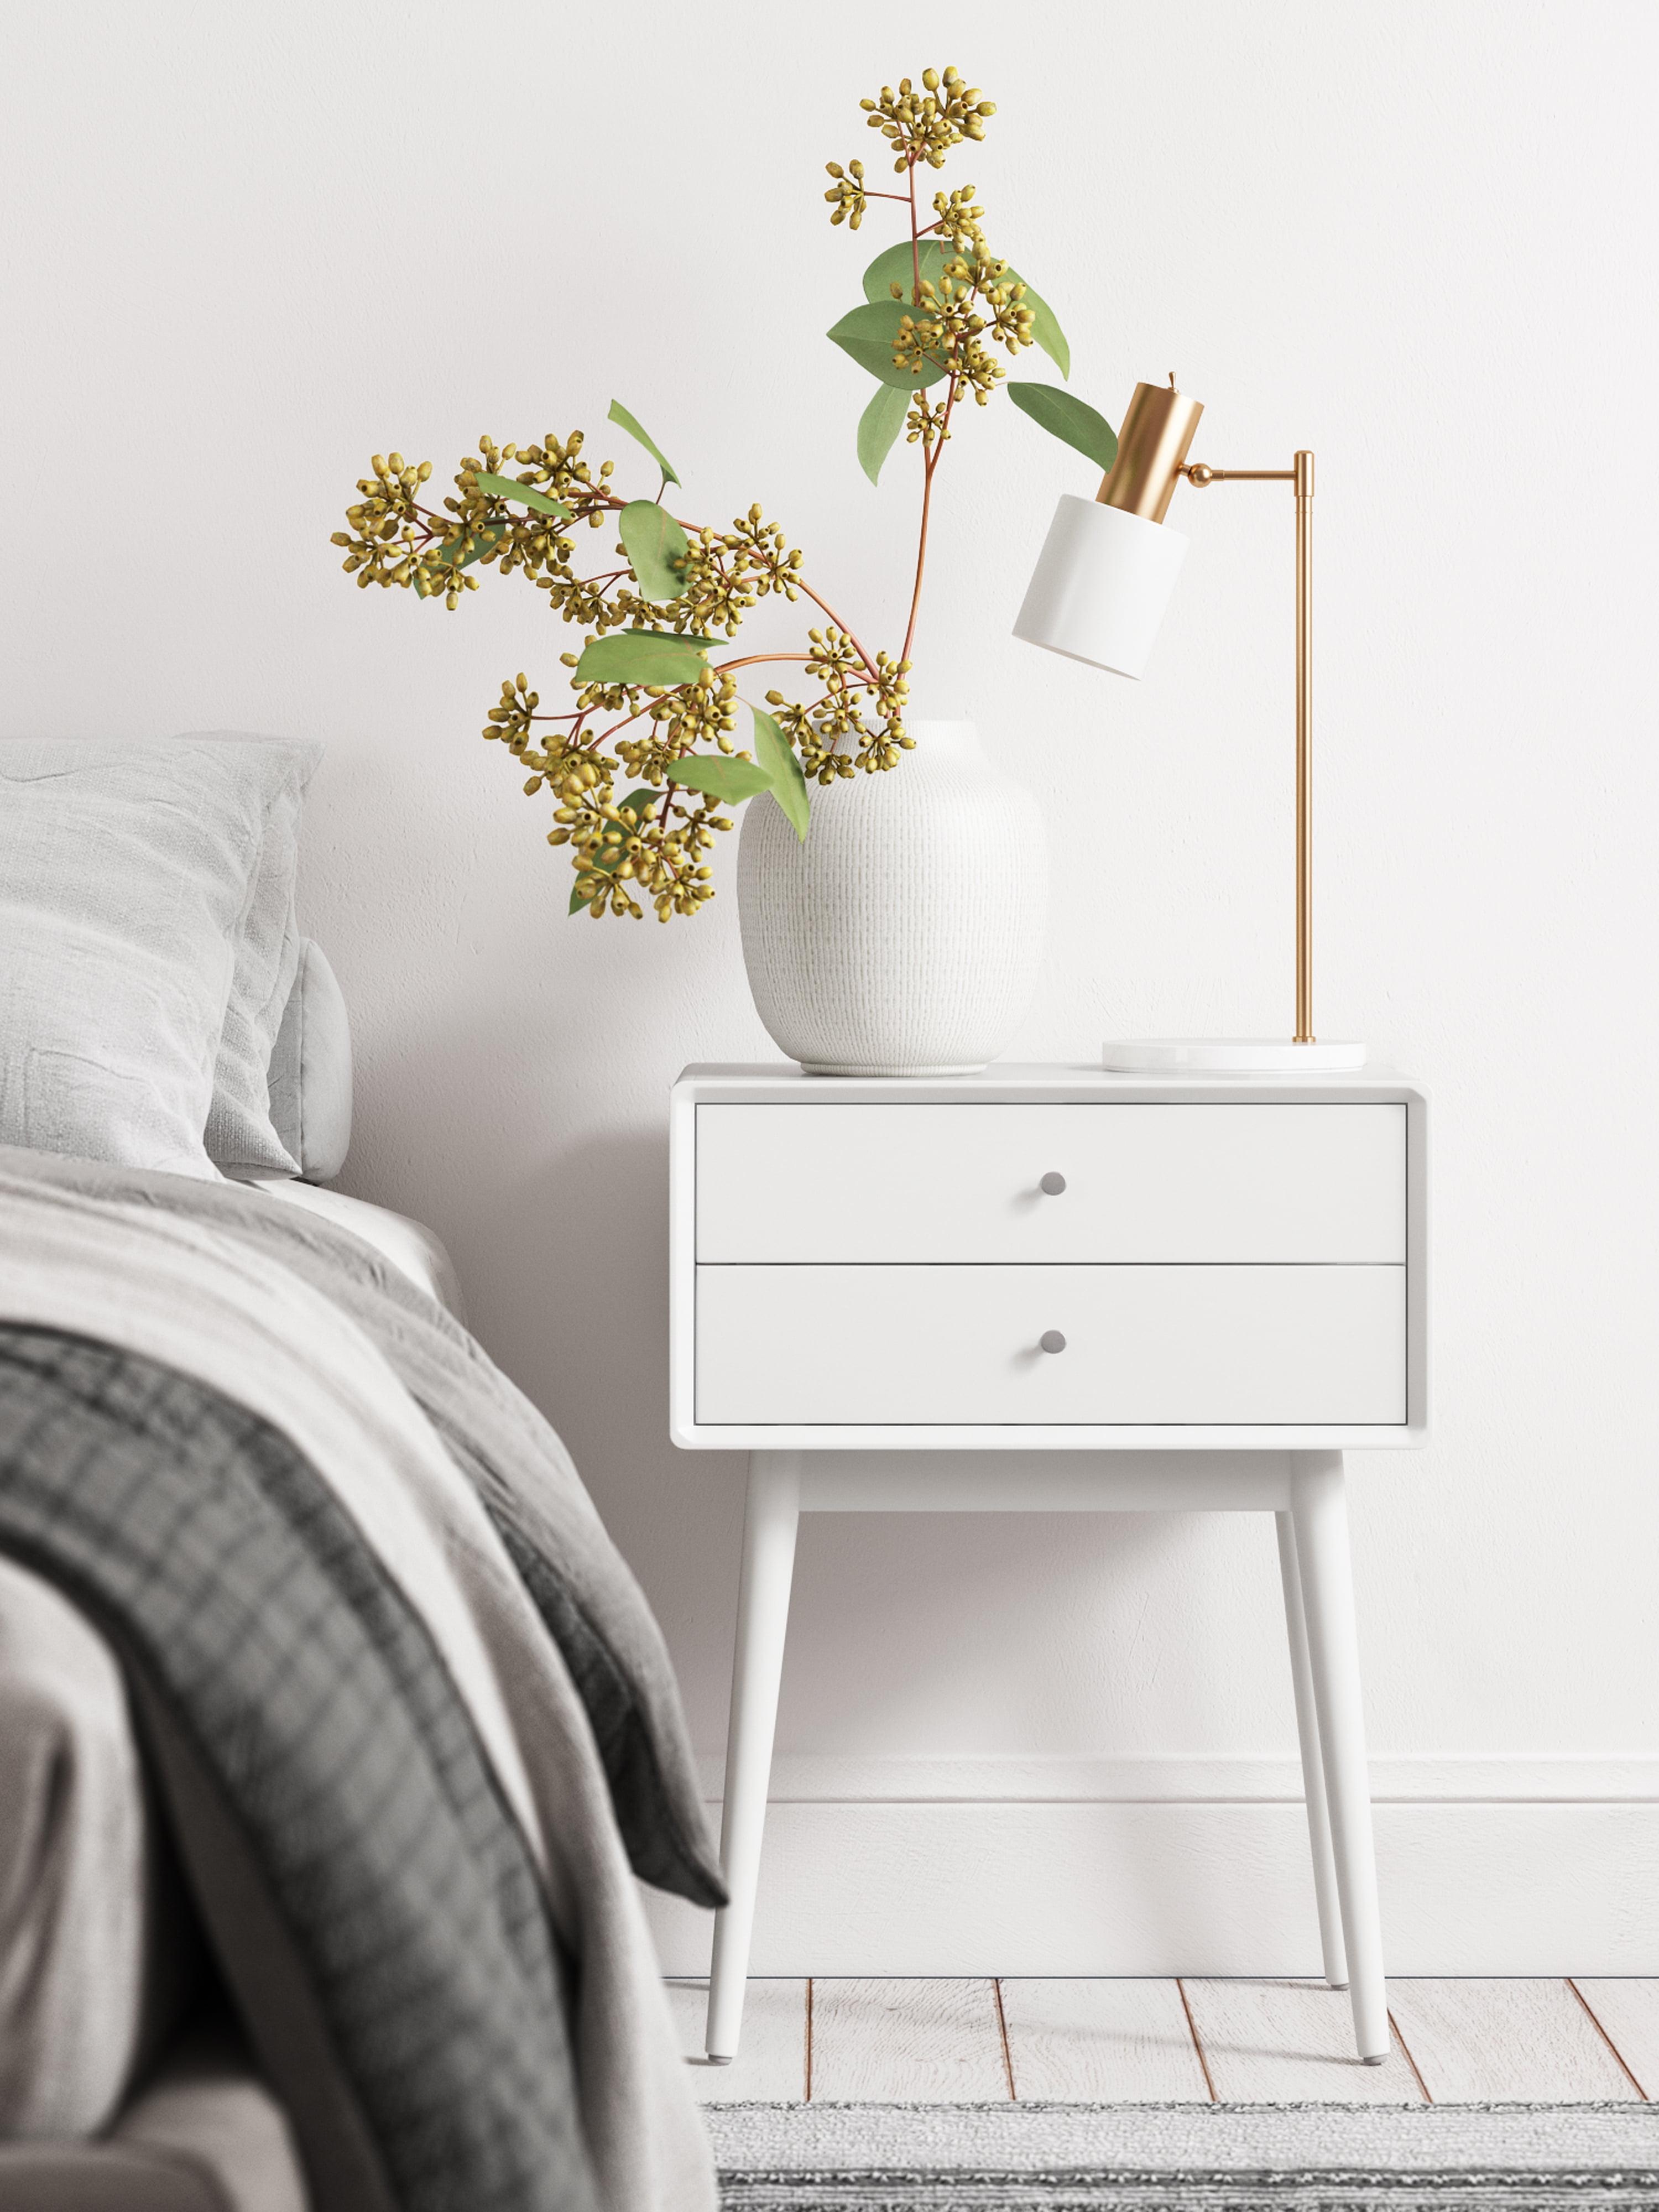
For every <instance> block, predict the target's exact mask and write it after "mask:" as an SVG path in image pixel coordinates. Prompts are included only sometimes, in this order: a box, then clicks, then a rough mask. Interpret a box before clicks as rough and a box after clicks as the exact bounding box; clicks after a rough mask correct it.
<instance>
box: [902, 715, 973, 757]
mask: <svg viewBox="0 0 1659 2212" xmlns="http://www.w3.org/2000/svg"><path fill="white" fill-rule="evenodd" d="M904 727H905V732H906V734H907V736H909V737H912V738H915V741H916V750H917V751H918V752H919V753H921V754H925V755H926V757H927V759H929V760H979V759H981V758H982V757H983V754H982V750H981V745H980V742H979V729H978V726H977V725H976V724H975V723H973V722H945V721H916V722H907V723H906V724H905V726H904Z"/></svg>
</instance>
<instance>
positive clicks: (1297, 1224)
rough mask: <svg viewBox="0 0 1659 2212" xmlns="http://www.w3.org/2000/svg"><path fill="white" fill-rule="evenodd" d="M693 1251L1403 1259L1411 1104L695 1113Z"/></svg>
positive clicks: (916, 1257)
mask: <svg viewBox="0 0 1659 2212" xmlns="http://www.w3.org/2000/svg"><path fill="white" fill-rule="evenodd" d="M1044 1176H1064V1178H1065V1182H1066V1188H1065V1189H1064V1190H1063V1191H1061V1192H1060V1193H1059V1194H1057V1195H1054V1196H1049V1195H1048V1194H1045V1192H1044V1191H1043V1189H1042V1179H1043V1177H1044ZM696 1256H697V1258H698V1260H699V1261H701V1262H702V1264H704V1265H705V1266H707V1265H708V1264H710V1263H714V1264H719V1263H721V1262H748V1263H750V1264H754V1263H757V1262H764V1261H770V1262H775V1263H778V1264H786V1263H789V1262H795V1263H812V1262H817V1263H820V1264H822V1263H825V1262H836V1261H841V1262H853V1263H856V1262H860V1261H861V1262H865V1263H866V1264H882V1263H906V1262H908V1263H911V1264H916V1263H921V1262H925V1261H979V1262H987V1261H989V1262H994V1261H1019V1262H1024V1263H1026V1264H1028V1265H1029V1264H1032V1263H1037V1262H1042V1261H1072V1262H1088V1261H1121V1262H1133V1261H1148V1262H1156V1261H1163V1262H1164V1263H1166V1264H1169V1263H1179V1262H1182V1261H1191V1262H1194V1263H1203V1262H1208V1263H1211V1264H1221V1263H1225V1262H1226V1261H1255V1262H1256V1263H1258V1264H1260V1263H1263V1262H1269V1261H1281V1262H1286V1263H1290V1262H1295V1261H1346V1262H1348V1263H1351V1264H1358V1263H1362V1262H1367V1261H1369V1262H1373V1263H1388V1262H1396V1263H1397V1262H1401V1261H1404V1259H1405V1257H1406V1109H1405V1107H1404V1106H1403V1105H1402V1104H1385V1105H1352V1106H1349V1105H1344V1104H1341V1103H1332V1104H1325V1103H1319V1104H1315V1105H1306V1106H1277V1105H1274V1106H1269V1105H1253V1104H1250V1103H1245V1102H1241V1103H1238V1104H1237V1105H1235V1104H1233V1103H1231V1102H1227V1103H1216V1104H1212V1103H1207V1102H1206V1103H1203V1104H1195V1105H1185V1104H1157V1105H1133V1106H1132V1105H1116V1104H1103V1105H1095V1104H1079V1105H1065V1104H1054V1105H1036V1106H999V1105H989V1104H970V1103H963V1104H962V1105H960V1106H955V1105H951V1106H938V1105H915V1106H904V1105H895V1106H873V1105H872V1106H866V1105H845V1106H839V1105H829V1104H823V1105H819V1104H817V1103H814V1104H810V1105H808V1104H805V1103H803V1104H801V1105H799V1106H796V1105H766V1106H717V1105H706V1106H699V1107H698V1108H697V1253H696Z"/></svg>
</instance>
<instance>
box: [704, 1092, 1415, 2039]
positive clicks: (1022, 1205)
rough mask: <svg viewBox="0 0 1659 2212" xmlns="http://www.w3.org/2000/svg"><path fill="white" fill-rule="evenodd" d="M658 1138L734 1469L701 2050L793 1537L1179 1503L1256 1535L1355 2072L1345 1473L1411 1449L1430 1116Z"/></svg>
mask: <svg viewBox="0 0 1659 2212" xmlns="http://www.w3.org/2000/svg"><path fill="white" fill-rule="evenodd" d="M1425 1137H1426V1131H1425V1101H1424V1098H1423V1095H1422V1093H1421V1092H1420V1091H1418V1090H1416V1089H1414V1088H1413V1086H1412V1085H1409V1084H1405V1083H1400V1082H1395V1081H1392V1080H1389V1079H1383V1078H1378V1077H1376V1076H1369V1075H1347V1076H1325V1077H1320V1078H1314V1079H1304V1080H1299V1081H1297V1080H1289V1079H1283V1078H1278V1077H1274V1078H1271V1079H1262V1078H1250V1079H1239V1078H1237V1077H1233V1078H1224V1077H1198V1076H1194V1077H1175V1078H1160V1079H1157V1080H1155V1081H1154V1080H1149V1079H1146V1078H1143V1077H1133V1076H1121V1075H1107V1074H1103V1073H1099V1072H1098V1071H1096V1070H1092V1069H1088V1068H1069V1067H1014V1066H1004V1067H992V1068H989V1069H987V1071H986V1072H985V1073H983V1074H981V1075H975V1076H965V1077H954V1078H951V1079H945V1080H940V1081H928V1080H923V1081H915V1080H895V1079H887V1078H869V1079H863V1078H853V1079H837V1078H826V1077H821V1076H820V1077H813V1076H807V1075H804V1074H802V1073H800V1071H799V1069H796V1068H793V1067H789V1066H778V1067H690V1068H688V1069H687V1070H686V1071H685V1073H684V1075H682V1076H681V1078H680V1079H679V1081H678V1083H677V1084H676V1085H675V1086H674V1091H673V1098H672V1109H671V1188H672V1200H671V1204H672V1229H671V1261H670V1264H671V1284H672V1291H671V1370H672V1375H671V1426H672V1432H673V1437H674V1441H675V1442H676V1443H678V1444H682V1445H684V1446H687V1447H688V1448H690V1449H722V1450H730V1449H744V1450H746V1451H748V1453H749V1455H750V1462H749V1465H750V1478H749V1501H748V1510H747V1515H746V1518H745V1521H744V1547H743V1572H742V1581H741V1586H740V1593H739V1597H738V1632H737V1654H736V1661H735V1665H734V1668H733V1675H732V1723H731V1735H730V1739H729V1742H728V1747H727V1751H726V1799H725V1811H724V1817H723V1821H722V1828H721V1859H722V1863H723V1865H724V1868H725V1873H726V1883H727V1886H728V1887H729V1889H730V1892H731V1903H730V1904H729V1905H727V1906H726V1909H725V1911H722V1912H721V1913H720V1915H719V1916H718V1918H717V1920H716V1922H715V1933H714V1972H713V1980H712V1984H711V1987H710V1991H709V2007H708V2053H709V2056H710V2057H712V2058H714V2059H716V2060H720V2059H726V2058H730V2057H732V2056H734V2055H735V2053H736V2051H737V2045H738V2028H739V2026H740V2023H741V2020H742V2015H743V1996H744V1978H745V1977H746V1974H747V1972H748V1965H749V1947H750V1934H751V1930H752V1928H753V1924H754V1911H755V1892H756V1885H757V1879H758V1876H759V1872H760V1851H761V1838H762V1833H763V1828H764V1826H765V1819H766V1795H767V1781H768V1773H769V1768H770V1765H771V1758H772V1738H773V1732H774V1728H775V1722H776V1717H777V1703H778V1684H779V1679H780V1676H781V1672H782V1666H783V1644H784V1630H785V1625H786V1621H787V1615H788V1609H789V1586H790V1580H791V1576H792V1573H793V1564H794V1551H795V1528H796V1522H797V1520H798V1518H799V1515H800V1514H801V1513H803V1512H815V1513H825V1512H830V1513H834V1512H840V1513H846V1512H861V1513H863V1512H868V1513H879V1512H905V1513H915V1512H924V1511H937V1512H952V1513H957V1512H964V1511H967V1512H974V1511H992V1512H994V1511H998V1510H1002V1511H1010V1510H1018V1511H1021V1512H1030V1511H1032V1510H1045V1511H1054V1512H1149V1511H1156V1512H1170V1511H1179V1510H1190V1511H1199V1510H1203V1511H1223V1512H1239V1511H1259V1512H1271V1513H1273V1514H1275V1515H1276V1516H1278V1528H1279V1564H1280V1568H1281V1571H1282V1575H1283V1581H1284V1592H1285V1619H1286V1624H1287V1627H1288V1631H1289V1637H1290V1648H1291V1677H1292V1680H1293V1682H1294V1684H1295V1691H1296V1711H1297V1732H1298V1735H1299V1737H1300V1741H1301V1747H1302V1767H1303V1776H1304V1788H1305V1791H1306V1796H1307V1803H1308V1826H1309V1830H1310V1838H1311V1841H1312V1845H1313V1863H1314V1885H1315V1889H1316V1894H1317V1899H1318V1905H1319V1927H1320V1936H1321V1940H1322V1944H1323V1949H1324V1961H1325V1972H1326V1974H1327V1977H1328V1979H1329V1980H1330V1981H1331V1982H1333V1983H1334V1984H1337V1985H1339V1986H1340V1985H1342V1984H1346V1983H1349V1982H1351V1983H1352V2000H1353V2015H1354V2029H1355V2034H1356V2038H1357V2040H1358V2048H1359V2053H1360V2056H1361V2057H1364V2058H1365V2059H1367V2060H1368V2061H1371V2062H1376V2063H1380V2062H1381V2060H1382V2058H1383V2057H1384V2056H1385V2055H1386V2053H1387V2051H1388V2048H1389V2027H1388V2012H1387V1999H1386V1996H1385V1992H1384V1987H1383V1954H1382V1939H1381V1933H1380V1929H1379V1925H1378V1919H1377V1905H1376V1863H1375V1859H1374V1856H1373V1852H1372V1846H1371V1826H1370V1790H1369V1784H1368V1782H1367V1778H1366V1771H1365V1742H1364V1723H1363V1719H1362V1716H1361V1710H1360V1689H1359V1659H1358V1645H1357V1643H1356V1639H1355V1634H1354V1613H1353V1591H1352V1577H1351V1573H1350V1567H1349V1557H1348V1532H1347V1512H1346V1504H1345V1500H1344V1495H1343V1469H1342V1453H1343V1451H1344V1450H1345V1449H1347V1448H1348V1447H1351V1446H1352V1447H1364V1449H1376V1447H1378V1446H1379V1445H1382V1446H1388V1445H1405V1446H1409V1445H1414V1444H1419V1443H1422V1442H1423V1441H1424V1438H1425V1430H1426V1420H1427V1395H1428V1326H1427V1299H1426V1290H1427V1283H1426V1224H1427V1203H1426V1195H1427V1194H1426V1183H1425V1167H1426V1142H1425ZM852 1311H856V1313H857V1314H858V1316H859V1322H860V1326H859V1328H858V1329H857V1331H856V1332H855V1333H854V1334H850V1335H849V1336H848V1337H847V1338H846V1339H845V1340H843V1341H844V1348H843V1350H842V1352H841V1353H840V1355H839V1356H838V1357H836V1358H826V1357H825V1355H824V1352H823V1349H822V1337H821V1334H820V1331H819V1328H818V1327H817V1324H818V1323H819V1322H821V1321H822V1318H823V1316H824V1315H825V1314H826V1313H829V1314H833V1313H837V1312H852Z"/></svg>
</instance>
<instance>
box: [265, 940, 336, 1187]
mask: <svg viewBox="0 0 1659 2212" xmlns="http://www.w3.org/2000/svg"><path fill="white" fill-rule="evenodd" d="M270 1118H271V1121H272V1122H273V1123H274V1124H275V1126H276V1133H277V1134H278V1135H279V1136H280V1137H281V1139H282V1140H283V1145H284V1146H286V1147H287V1149H288V1151H289V1152H290V1153H291V1154H292V1155H293V1157H294V1158H295V1159H296V1160H297V1161H298V1162H299V1163H300V1166H299V1172H300V1174H301V1176H303V1177H304V1178H305V1180H306V1182H329V1181H331V1178H332V1177H333V1176H337V1175H338V1174H339V1172H340V1170H341V1169H342V1168H343V1166H344V1165H345V1162H346V1153H347V1152H348V1151H349V1149H350V1146H351V1023H350V1020H349V1017H348V1016H347V1013H346V1002H345V994H344V993H343V991H342V990H341V988H340V986H339V984H338V982H337V981H336V979H335V975H334V970H333V969H331V967H330V966H329V964H328V962H327V961H326V960H325V958H324V957H323V949H322V947H321V945H313V943H312V941H311V939H309V938H308V937H307V938H306V939H304V940H303V941H302V942H301V946H300V960H299V966H298V968H297V969H296V971H295V977H294V988H293V989H292V990H291V991H290V992H289V998H288V1007H287V1010H286V1012H284V1013H283V1025H282V1027H281V1029H279V1030H278V1031H277V1032H276V1049H275V1051H274V1052H273V1053H272V1054H271V1055H270Z"/></svg>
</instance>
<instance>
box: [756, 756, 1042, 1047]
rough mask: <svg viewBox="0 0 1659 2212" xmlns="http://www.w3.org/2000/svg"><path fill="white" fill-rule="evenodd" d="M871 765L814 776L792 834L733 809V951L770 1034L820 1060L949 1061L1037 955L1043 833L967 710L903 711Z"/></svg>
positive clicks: (994, 1027)
mask: <svg viewBox="0 0 1659 2212" xmlns="http://www.w3.org/2000/svg"><path fill="white" fill-rule="evenodd" d="M909 727H910V735H911V736H912V737H913V738H915V741H916V742H915V750H914V751H911V752H908V753H906V754H905V755H904V756H903V757H902V759H901V761H900V762H899V764H898V766H897V767H896V768H895V769H889V770H888V771H887V772H886V773H885V774H878V775H864V774H863V773H862V772H860V774H859V775H855V776H852V777H842V779H841V780H839V781H837V782H836V783H833V784H829V785H828V786H824V785H819V784H814V785H812V787H811V803H812V821H811V832H810V834H809V835H808V836H807V840H806V842H805V844H804V845H803V844H801V843H800V842H799V841H798V840H797V838H796V836H795V833H794V831H793V829H791V828H790V826H789V824H788V823H787V821H786V820H785V818H784V817H783V814H782V812H781V810H780V809H779V808H778V807H777V806H776V805H774V804H773V803H772V802H771V801H770V800H769V799H755V800H753V801H752V802H751V803H750V805H749V806H748V807H746V808H745V809H744V817H743V831H742V837H741V841H740V844H739V850H738V910H739V915H740V919H741V921H742V925H743V957H744V965H745V966H746V967H747V969H748V970H749V987H750V991H751V992H752V993H753V994H754V1000H755V1006H756V1009H757V1012H758V1013H759V1015H760V1018H761V1019H762V1021H763V1022H764V1023H765V1024H766V1027H767V1029H768V1030H769V1032H770V1034H771V1036H772V1039H773V1041H774V1042H775V1044H776V1045H777V1046H778V1047H779V1048H780V1049H781V1051H783V1052H785V1053H787V1054H788V1056H789V1057H790V1059H791V1060H799V1062H800V1064H801V1066H803V1067H805V1068H806V1069H807V1070H808V1071H809V1072H810V1073H813V1074H818V1075H961V1074H967V1073H970V1072H971V1071H972V1070H974V1069H975V1068H980V1067H983V1066H985V1064H986V1063H987V1060H994V1059H995V1058H996V1056H997V1054H999V1053H1000V1051H1001V1050H1002V1048H1003V1047H1004V1045H1005V1044H1006V1042H1007V1041H1008V1039H1009V1038H1010V1036H1012V1034H1013V1032H1014V1030H1015V1028H1016V1027H1017V1025H1018V1022H1019V1019H1020V1017H1021V1016H1022V1015H1023V1014H1024V1012H1025V1009H1026V1006H1027V1005H1028V1004H1029V1003H1030V997H1031V993H1032V991H1033V989H1034V988H1035V987H1036V978H1037V969H1038V965H1039V963H1040V962H1041V959H1042V942H1043V928H1044V924H1045V921H1046V918H1047V908H1048V841H1047V838H1046V836H1045V835H1044V831H1043V824H1042V814H1041V812H1040V811H1039V809H1038V806H1037V804H1036V800H1035V799H1033V798H1032V797H1031V795H1030V793H1029V792H1026V791H1022V790H1021V789H1020V787H1019V786H1018V784H1015V783H1012V782H1010V781H1008V780H1007V779H1006V777H1005V776H1004V775H1002V774H1001V772H1000V769H999V768H998V767H997V765H996V764H995V763H994V761H993V760H992V759H991V757H989V756H988V755H987V753H986V751H985V750H984V749H983V748H982V747H981V744H980V742H979V738H978V735H977V733H976V732H975V727H974V725H973V724H972V723H971V722H926V721H923V722H915V723H912V724H911V725H910V726H909Z"/></svg>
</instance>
